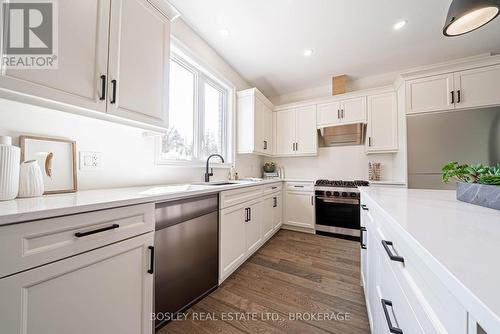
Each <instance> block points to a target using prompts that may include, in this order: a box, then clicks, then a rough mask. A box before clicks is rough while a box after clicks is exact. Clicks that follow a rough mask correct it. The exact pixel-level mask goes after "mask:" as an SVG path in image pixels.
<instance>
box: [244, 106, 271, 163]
mask: <svg viewBox="0 0 500 334" xmlns="http://www.w3.org/2000/svg"><path fill="white" fill-rule="evenodd" d="M265 122H266V118H265V110H264V103H262V102H261V101H260V100H259V99H258V98H257V97H254V151H255V152H257V153H264V154H265V153H266V149H265V148H266V146H267V145H266V143H265V141H266V137H265V136H266V133H265V126H266V124H265ZM247 126H251V125H247Z"/></svg>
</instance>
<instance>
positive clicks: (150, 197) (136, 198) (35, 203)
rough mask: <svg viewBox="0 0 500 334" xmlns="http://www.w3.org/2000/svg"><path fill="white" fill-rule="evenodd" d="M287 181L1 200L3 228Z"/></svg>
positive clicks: (0, 222) (87, 191)
mask: <svg viewBox="0 0 500 334" xmlns="http://www.w3.org/2000/svg"><path fill="white" fill-rule="evenodd" d="M283 181H284V180H280V179H277V180H263V181H254V182H249V181H235V182H238V183H237V184H230V185H222V186H209V185H204V184H181V185H156V186H143V187H131V188H114V189H99V190H83V191H78V192H76V193H70V194H60V195H46V196H42V197H35V198H18V199H15V200H12V201H0V225H5V224H12V223H19V222H24V221H30V220H36V219H43V218H48V217H56V216H64V215H71V214H76V213H81V212H87V211H95V210H102V209H108V208H113V207H119V206H126V205H134V204H141V203H149V202H161V201H168V200H175V199H181V198H185V197H191V196H197V195H205V194H213V193H218V192H221V191H224V190H230V189H238V188H244V187H252V186H259V185H265V184H270V183H276V182H283Z"/></svg>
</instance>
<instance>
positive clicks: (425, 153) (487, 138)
mask: <svg viewBox="0 0 500 334" xmlns="http://www.w3.org/2000/svg"><path fill="white" fill-rule="evenodd" d="M407 131H408V187H409V188H423V189H454V188H455V182H450V183H449V184H444V183H443V182H442V181H441V168H442V166H443V165H444V164H446V163H447V162H450V161H458V162H459V163H467V164H477V163H483V164H488V165H495V164H497V163H498V162H499V161H500V107H495V108H485V109H473V110H461V111H451V112H440V113H427V114H421V115H409V116H407Z"/></svg>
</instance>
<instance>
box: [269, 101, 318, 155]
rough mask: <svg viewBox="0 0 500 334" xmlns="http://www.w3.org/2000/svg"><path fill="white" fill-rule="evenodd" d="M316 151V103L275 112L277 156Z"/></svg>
mask: <svg viewBox="0 0 500 334" xmlns="http://www.w3.org/2000/svg"><path fill="white" fill-rule="evenodd" d="M317 153H318V138H317V131H316V105H312V106H305V107H300V108H292V109H285V110H281V111H278V112H276V152H275V154H276V155H278V156H297V155H302V156H310V155H316V154H317Z"/></svg>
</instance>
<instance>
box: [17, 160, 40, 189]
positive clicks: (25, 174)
mask: <svg viewBox="0 0 500 334" xmlns="http://www.w3.org/2000/svg"><path fill="white" fill-rule="evenodd" d="M43 192H44V185H43V175H42V170H41V169H40V165H38V161H36V160H28V161H25V162H23V163H22V164H21V171H20V176H19V197H38V196H42V195H43Z"/></svg>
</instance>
